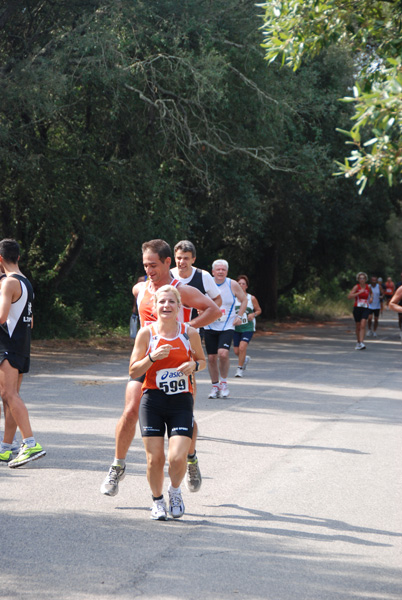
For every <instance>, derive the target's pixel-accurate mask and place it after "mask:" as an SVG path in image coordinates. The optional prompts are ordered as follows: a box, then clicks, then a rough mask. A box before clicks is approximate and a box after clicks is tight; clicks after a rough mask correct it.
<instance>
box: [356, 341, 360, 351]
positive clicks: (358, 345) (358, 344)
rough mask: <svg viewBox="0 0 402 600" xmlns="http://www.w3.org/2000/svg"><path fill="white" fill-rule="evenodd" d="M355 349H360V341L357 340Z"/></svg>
mask: <svg viewBox="0 0 402 600" xmlns="http://www.w3.org/2000/svg"><path fill="white" fill-rule="evenodd" d="M355 350H361V348H360V342H357V344H356V346H355Z"/></svg>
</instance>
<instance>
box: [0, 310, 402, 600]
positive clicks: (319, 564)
mask: <svg viewBox="0 0 402 600" xmlns="http://www.w3.org/2000/svg"><path fill="white" fill-rule="evenodd" d="M354 345H355V342H354V336H353V325H352V321H351V319H350V320H343V321H339V322H336V323H333V324H331V325H325V326H322V327H311V326H304V327H300V328H296V329H292V328H290V329H289V330H285V331H281V332H280V333H278V334H275V335H271V336H266V337H259V338H255V339H253V340H252V343H251V344H250V352H249V354H250V355H251V358H252V360H251V362H250V364H249V366H248V368H247V371H246V376H245V377H244V379H242V380H239V379H233V378H232V379H231V380H230V390H231V395H230V398H228V399H225V400H208V399H207V395H208V392H209V389H210V385H209V381H208V375H207V373H206V372H204V373H201V374H200V376H199V377H198V379H197V381H198V397H197V401H196V417H197V421H198V423H199V428H200V438H199V443H198V455H199V460H200V466H201V470H202V473H203V485H202V488H201V490H200V492H199V493H197V494H190V493H188V492H187V491H186V490H184V501H185V504H186V513H185V515H184V517H183V518H182V519H180V520H176V521H172V520H170V521H168V522H155V521H151V520H150V510H149V509H150V505H151V501H150V500H151V499H150V492H149V488H148V484H147V481H146V476H145V455H144V451H143V448H142V441H141V439H140V437H136V439H135V441H134V443H133V445H132V447H131V449H130V452H129V455H128V474H127V476H126V478H125V480H124V481H123V482H122V483H121V485H120V493H119V495H118V496H116V497H115V498H108V497H105V496H103V495H101V493H100V491H99V487H100V484H101V482H102V480H103V478H104V476H105V474H106V472H107V469H108V467H109V464H110V462H111V460H112V458H113V455H114V428H115V425H116V421H117V419H118V417H119V415H120V413H121V408H122V405H123V396H124V388H125V382H126V372H127V364H128V354H127V356H126V357H124V358H122V357H121V356H115V355H114V354H113V352H110V353H109V354H105V353H102V354H100V355H99V356H96V355H94V354H93V353H92V354H91V355H90V356H85V355H80V356H79V357H78V359H77V360H76V361H75V362H73V363H71V361H65V360H64V357H63V354H62V353H60V355H59V356H57V355H56V356H55V357H53V359H52V360H51V361H49V360H47V361H46V360H43V359H35V358H34V360H33V364H32V370H31V373H30V374H29V375H28V376H27V377H26V378H25V381H24V383H23V387H22V395H23V397H24V399H25V401H26V403H27V406H28V408H29V411H30V416H31V421H32V425H33V428H34V432H35V434H36V437H37V439H38V441H40V442H41V443H42V445H43V446H44V448H45V449H46V450H47V456H46V457H45V458H43V459H41V460H39V461H37V462H36V463H32V464H31V465H29V466H26V467H22V468H20V469H15V470H12V469H9V468H8V467H4V466H3V467H2V468H1V469H0V483H1V495H0V503H1V504H0V523H1V527H0V536H1V538H0V539H1V549H2V560H1V569H0V597H1V598H5V599H7V600H20V599H24V600H25V599H28V598H29V599H30V600H31V599H33V600H38V599H40V600H56V599H57V600H70V599H71V600H73V599H74V600H76V599H77V600H78V599H79V600H93V599H95V598H96V599H98V600H109V599H111V598H113V599H117V600H128V599H132V598H141V599H173V598H183V599H197V600H198V599H203V600H205V599H206V600H209V599H210V600H218V599H222V600H227V599H233V598H239V599H243V598H244V599H264V600H265V599H269V600H350V599H352V598H358V599H364V600H378V599H381V600H390V599H398V600H401V598H402V551H401V550H402V511H401V500H402V461H401V445H402V444H401V419H402V398H401V396H402V392H401V388H402V364H401V363H402V344H401V341H400V339H399V335H398V329H397V323H396V317H395V315H393V314H389V313H387V314H386V315H385V317H384V319H383V320H382V321H381V325H380V329H379V339H378V340H370V339H369V340H368V341H367V350H366V351H355V350H354ZM234 371H235V360H234V358H232V367H231V375H232V377H233V375H234ZM166 488H167V481H166Z"/></svg>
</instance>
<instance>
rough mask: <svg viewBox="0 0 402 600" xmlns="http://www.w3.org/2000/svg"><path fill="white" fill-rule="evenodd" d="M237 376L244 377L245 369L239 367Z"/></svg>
mask: <svg viewBox="0 0 402 600" xmlns="http://www.w3.org/2000/svg"><path fill="white" fill-rule="evenodd" d="M235 377H243V369H242V368H241V367H237V371H236V375H235Z"/></svg>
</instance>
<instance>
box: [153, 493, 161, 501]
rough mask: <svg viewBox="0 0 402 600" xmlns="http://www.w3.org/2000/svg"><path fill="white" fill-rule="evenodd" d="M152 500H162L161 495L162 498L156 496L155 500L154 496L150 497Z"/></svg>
mask: <svg viewBox="0 0 402 600" xmlns="http://www.w3.org/2000/svg"><path fill="white" fill-rule="evenodd" d="M152 500H154V501H155V500H163V494H162V496H158V497H157V498H155V496H152Z"/></svg>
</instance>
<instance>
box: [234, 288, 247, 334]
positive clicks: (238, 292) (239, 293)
mask: <svg viewBox="0 0 402 600" xmlns="http://www.w3.org/2000/svg"><path fill="white" fill-rule="evenodd" d="M232 292H233V293H234V295H235V296H236V298H237V299H238V300H239V302H240V307H239V310H238V311H237V316H236V318H235V320H234V321H233V325H235V326H236V325H240V323H241V317H242V315H244V313H245V312H246V308H247V294H245V293H244V292H243V290H242V288H241V287H240V285H239V284H238V283H237V281H232Z"/></svg>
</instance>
